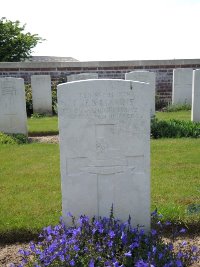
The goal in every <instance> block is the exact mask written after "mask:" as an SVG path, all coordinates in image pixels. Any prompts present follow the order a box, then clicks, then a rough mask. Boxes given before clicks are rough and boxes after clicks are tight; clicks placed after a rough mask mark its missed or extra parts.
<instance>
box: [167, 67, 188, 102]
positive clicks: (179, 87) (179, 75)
mask: <svg viewBox="0 0 200 267" xmlns="http://www.w3.org/2000/svg"><path fill="white" fill-rule="evenodd" d="M192 75H193V70H192V69H190V68H179V69H174V70H173V87H172V104H190V105H191V104H192Z"/></svg>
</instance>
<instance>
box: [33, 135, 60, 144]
mask: <svg viewBox="0 0 200 267" xmlns="http://www.w3.org/2000/svg"><path fill="white" fill-rule="evenodd" d="M28 141H29V143H33V142H36V143H49V144H58V143H59V136H58V135H49V136H34V137H29V138H28Z"/></svg>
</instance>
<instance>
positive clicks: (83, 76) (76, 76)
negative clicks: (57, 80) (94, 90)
mask: <svg viewBox="0 0 200 267" xmlns="http://www.w3.org/2000/svg"><path fill="white" fill-rule="evenodd" d="M88 79H98V73H80V74H72V75H69V76H67V81H68V82H73V81H80V80H88Z"/></svg>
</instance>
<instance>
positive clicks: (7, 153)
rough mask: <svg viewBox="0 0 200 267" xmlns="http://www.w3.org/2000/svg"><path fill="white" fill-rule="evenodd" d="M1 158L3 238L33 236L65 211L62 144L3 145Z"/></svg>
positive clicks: (0, 198)
mask: <svg viewBox="0 0 200 267" xmlns="http://www.w3.org/2000/svg"><path fill="white" fill-rule="evenodd" d="M0 159H1V160H0V161H1V164H0V203H1V208H0V234H1V239H5V238H6V237H8V239H11V240H13V241H14V240H15V239H17V238H18V237H19V238H23V236H24V235H26V236H27V235H29V233H30V235H31V236H32V235H33V234H34V233H38V231H39V229H41V228H42V227H44V226H45V225H49V224H55V223H57V222H58V220H59V217H60V215H61V194H60V174H59V173H60V170H59V148H58V145H56V144H28V145H1V146H0ZM13 233H14V234H13Z"/></svg>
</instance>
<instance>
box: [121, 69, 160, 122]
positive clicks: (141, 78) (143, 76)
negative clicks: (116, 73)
mask: <svg viewBox="0 0 200 267" xmlns="http://www.w3.org/2000/svg"><path fill="white" fill-rule="evenodd" d="M125 80H132V81H138V82H145V83H149V87H150V90H151V99H150V100H149V101H151V103H150V112H151V117H153V116H154V115H155V97H156V96H155V90H156V89H155V88H156V85H155V83H156V76H155V73H154V72H150V71H132V72H129V73H126V74H125Z"/></svg>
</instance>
